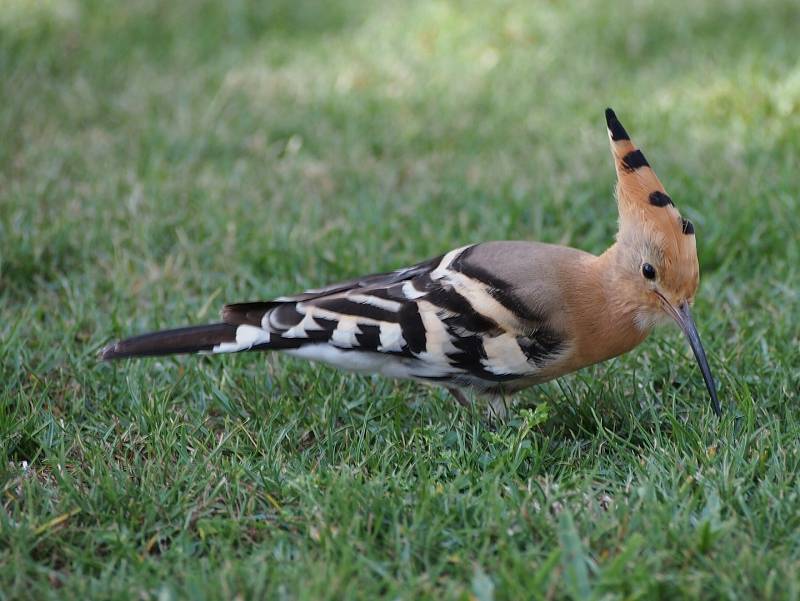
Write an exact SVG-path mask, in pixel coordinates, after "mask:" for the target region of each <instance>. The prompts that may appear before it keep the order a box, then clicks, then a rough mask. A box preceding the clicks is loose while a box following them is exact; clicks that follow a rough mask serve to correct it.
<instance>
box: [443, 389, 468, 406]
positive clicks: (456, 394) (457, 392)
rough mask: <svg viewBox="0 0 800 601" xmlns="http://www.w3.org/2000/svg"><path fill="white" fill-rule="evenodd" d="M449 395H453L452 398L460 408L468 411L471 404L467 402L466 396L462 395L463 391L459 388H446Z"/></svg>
mask: <svg viewBox="0 0 800 601" xmlns="http://www.w3.org/2000/svg"><path fill="white" fill-rule="evenodd" d="M447 390H448V391H450V394H452V395H453V398H454V399H455V400H456V401H457V402H458V404H459V405H461V406H462V407H466V408H467V409H469V408H470V407H471V406H472V403H470V402H469V399H468V398H467V395H465V394H464V391H463V390H461V389H460V388H448V389H447Z"/></svg>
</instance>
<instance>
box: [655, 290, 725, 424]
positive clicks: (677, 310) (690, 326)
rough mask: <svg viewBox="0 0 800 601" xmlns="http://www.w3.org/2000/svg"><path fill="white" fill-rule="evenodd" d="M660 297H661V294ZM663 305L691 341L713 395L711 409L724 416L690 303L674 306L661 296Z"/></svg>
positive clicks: (707, 385) (690, 343)
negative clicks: (690, 309)
mask: <svg viewBox="0 0 800 601" xmlns="http://www.w3.org/2000/svg"><path fill="white" fill-rule="evenodd" d="M659 296H661V295H660V294H659ZM661 300H662V304H663V305H664V309H665V310H666V311H667V313H669V314H670V316H672V318H673V319H674V320H675V321H676V322H677V323H678V326H680V328H681V330H683V333H684V334H686V338H687V339H688V340H689V346H691V347H692V351H693V352H694V357H695V359H697V365H699V366H700V371H701V372H702V374H703V380H705V382H706V388H708V394H710V395H711V408H712V409H714V413H715V414H716V415H717V417H719V416H720V415H722V409H721V408H720V406H719V399H718V398H717V386H716V384H715V383H714V377H713V376H712V375H711V370H710V369H709V367H708V359H706V352H705V350H703V344H702V343H701V342H700V336H699V334H698V333H697V326H696V325H694V319H692V314H691V312H690V311H689V303H687V302H686V301H684V302H682V303H681V304H680V305H678V306H677V307H673V306H672V304H671V303H670V302H669V301H668V300H667V299H666V298H664V297H663V296H661Z"/></svg>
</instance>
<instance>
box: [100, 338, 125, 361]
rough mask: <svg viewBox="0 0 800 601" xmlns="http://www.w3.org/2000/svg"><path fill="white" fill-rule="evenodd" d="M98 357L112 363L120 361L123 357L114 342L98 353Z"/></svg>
mask: <svg viewBox="0 0 800 601" xmlns="http://www.w3.org/2000/svg"><path fill="white" fill-rule="evenodd" d="M98 356H99V359H100V360H101V361H111V360H112V359H119V358H120V356H121V355H120V352H119V349H118V348H117V343H116V342H112V343H111V344H108V345H106V346H104V347H103V348H102V349H101V350H100V352H99V353H98Z"/></svg>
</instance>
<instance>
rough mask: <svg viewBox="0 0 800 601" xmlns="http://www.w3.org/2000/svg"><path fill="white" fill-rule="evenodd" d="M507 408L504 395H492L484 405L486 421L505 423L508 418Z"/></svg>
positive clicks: (500, 393)
mask: <svg viewBox="0 0 800 601" xmlns="http://www.w3.org/2000/svg"><path fill="white" fill-rule="evenodd" d="M508 414H509V407H508V403H507V402H506V395H505V394H504V393H502V392H499V393H497V394H493V395H492V396H491V398H490V399H489V402H488V403H486V419H487V420H488V421H489V422H490V423H492V422H505V421H506V419H507V418H508Z"/></svg>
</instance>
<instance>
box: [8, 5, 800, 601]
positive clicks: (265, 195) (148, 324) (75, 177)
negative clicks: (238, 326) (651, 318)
mask: <svg viewBox="0 0 800 601" xmlns="http://www.w3.org/2000/svg"><path fill="white" fill-rule="evenodd" d="M797 23H798V8H797V3H796V1H795V0H751V1H748V0H723V1H712V0H708V1H705V2H699V1H695V0H676V1H673V2H668V3H667V2H661V1H658V0H629V1H624V2H614V3H606V2H595V1H591V0H577V1H576V2H553V1H544V0H537V1H536V2H531V1H528V0H498V1H496V2H478V1H463V2H455V1H454V2H443V1H433V2H432V1H430V0H410V1H406V2H397V3H389V2H385V3H376V2H368V1H366V0H344V1H340V2H331V1H326V0H304V1H303V2H295V1H293V0H273V1H271V2H264V3H250V2H247V1H245V0H237V1H235V2H234V1H231V2H225V3H223V2H215V1H212V0H207V1H195V2H159V1H157V0H137V1H136V2H119V3H117V2H101V1H99V0H86V1H79V0H46V1H45V0H41V1H38V2H31V1H28V0H4V1H2V2H0V493H1V494H0V497H1V499H0V503H1V505H0V507H1V509H0V600H6V599H14V598H51V599H66V598H74V599H87V598H119V599H126V598H138V599H159V600H161V599H164V600H168V599H173V598H193V599H204V598H205V599H218V598H234V597H237V596H240V597H242V598H250V597H265V598H277V599H315V600H316V599H328V598H331V599H332V598H345V597H346V598H363V599H375V598H388V599H418V598H433V599H437V600H439V599H476V600H479V601H485V600H489V599H521V598H537V599H539V598H541V599H562V598H563V599H600V598H602V599H678V598H691V599H694V598H704V599H716V598H730V599H754V598H759V599H768V598H775V599H797V598H798V597H799V596H800V481H798V469H800V453H799V452H798V450H799V446H798V437H800V404H798V400H799V399H798V389H800V292H799V291H798V288H800V234H798V232H799V231H800V194H799V193H798V190H800V168H799V167H798V165H800V62H799V59H798V52H797V51H798V42H797ZM606 106H612V107H613V108H614V109H616V110H617V113H618V114H619V116H620V119H621V120H622V122H623V123H624V124H625V126H626V127H627V128H628V131H630V132H631V134H632V136H633V138H634V140H635V141H636V142H637V143H638V144H639V145H640V146H641V147H642V148H643V149H644V152H645V153H646V155H647V157H648V159H649V160H650V162H651V164H652V165H653V166H654V167H655V169H656V171H657V173H658V174H659V176H660V177H661V179H662V181H663V182H664V184H665V186H666V188H667V190H668V192H669V193H670V194H671V196H672V197H673V198H674V199H675V201H676V204H677V205H678V207H679V208H680V209H681V211H682V212H683V214H684V216H686V217H688V218H690V219H691V220H692V221H693V222H694V224H695V227H696V230H697V240H698V248H699V254H700V263H701V268H702V283H701V289H700V293H699V295H698V300H697V303H696V307H695V311H694V313H695V317H696V320H697V322H698V324H699V327H700V331H701V335H702V338H703V341H704V343H705V345H706V349H707V350H708V352H709V357H710V362H711V366H712V370H713V372H714V373H715V376H716V378H717V380H718V382H719V388H720V396H721V399H722V401H723V403H724V405H725V407H726V411H725V414H724V417H723V419H722V420H721V421H718V420H717V419H716V418H715V417H714V415H713V414H712V412H711V408H710V404H709V401H708V398H707V393H706V391H705V388H704V386H703V382H702V379H701V377H700V373H699V371H698V369H697V368H696V366H695V363H694V360H693V358H692V356H691V352H690V350H689V348H688V345H687V344H686V343H685V342H684V340H683V338H682V336H681V334H680V332H679V331H678V330H677V328H672V329H667V330H664V331H659V332H657V333H656V334H655V335H653V336H652V337H651V338H650V339H649V340H648V341H647V342H646V343H645V344H643V345H642V346H641V347H640V348H639V349H637V350H636V351H634V352H633V353H630V354H629V355H627V356H625V357H623V358H620V359H618V360H614V361H612V362H609V363H606V364H603V365H600V366H597V367H595V368H592V369H588V370H585V371H583V372H580V373H578V374H575V375H573V376H570V377H566V378H564V379H562V380H560V381H558V382H555V383H550V384H547V385H544V386H541V387H538V388H533V389H530V390H528V391H526V392H524V393H522V394H520V395H519V396H520V408H519V409H518V410H517V411H516V412H515V414H514V417H513V418H512V419H511V420H510V421H509V422H508V423H507V424H505V425H502V426H500V427H499V428H498V429H497V430H496V431H492V430H491V429H490V428H488V427H487V425H486V424H485V423H484V422H483V421H482V419H481V417H480V414H479V413H478V412H469V411H464V410H463V409H461V408H460V407H458V406H456V405H455V403H453V402H452V400H451V399H450V398H448V397H447V396H446V395H445V394H443V393H442V392H440V391H438V390H436V389H429V388H426V387H422V386H417V385H413V384H409V383H399V382H394V381H390V380H383V379H377V378H369V377H361V376H353V375H347V374H341V373H338V372H335V371H333V370H331V369H328V368H324V367H320V366H316V365H313V364H306V363H303V362H300V361H294V360H290V359H287V358H284V357H279V356H277V355H265V354H243V355H236V356H225V357H214V358H208V357H184V358H177V359H175V358H168V359H161V360H146V361H139V362H127V363H126V362H121V363H116V364H111V365H109V364H99V363H98V362H97V360H96V353H97V351H98V349H99V348H100V347H102V346H103V345H104V344H105V343H107V342H108V341H109V340H110V339H112V338H115V337H119V336H122V335H128V334H132V333H137V332H141V331H144V330H149V329H155V328H158V327H166V326H175V325H183V324H186V323H198V322H200V323H202V322H210V321H213V320H214V319H215V318H216V317H217V312H218V310H219V308H220V307H221V305H222V304H223V303H224V302H231V301H241V300H256V299H263V298H269V297H273V296H277V295H280V294H285V293H291V292H295V291H297V290H298V289H302V288H304V287H312V286H315V285H319V284H322V283H327V282H331V281H335V280H337V279H340V278H346V277H351V276H356V275H360V274H363V273H366V272H374V271H381V270H388V269H393V268H396V267H401V266H404V265H407V264H410V263H412V262H416V261H419V260H422V259H426V258H429V257H432V256H435V255H437V254H440V253H441V252H443V251H446V250H448V249H450V248H453V247H455V246H459V245H462V244H466V243H469V242H476V241H481V240H492V239H537V240H542V241H547V242H557V243H564V244H570V245H573V246H577V247H580V248H583V249H585V250H589V251H592V252H601V251H602V250H603V249H604V248H605V247H606V246H607V245H608V244H610V242H611V241H612V239H613V235H614V233H615V226H616V208H615V204H614V201H613V198H612V187H613V183H614V172H613V167H612V161H611V157H610V153H609V150H608V140H607V138H606V131H605V122H604V118H603V109H604V108H605V107H606Z"/></svg>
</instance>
